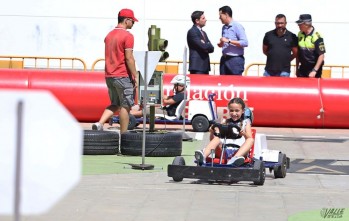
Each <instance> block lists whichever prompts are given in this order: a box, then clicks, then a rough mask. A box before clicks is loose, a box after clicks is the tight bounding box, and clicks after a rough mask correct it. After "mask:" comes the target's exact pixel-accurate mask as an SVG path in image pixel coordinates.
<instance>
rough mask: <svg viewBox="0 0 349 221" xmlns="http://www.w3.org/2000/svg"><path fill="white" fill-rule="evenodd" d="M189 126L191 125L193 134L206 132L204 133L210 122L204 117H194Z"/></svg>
mask: <svg viewBox="0 0 349 221" xmlns="http://www.w3.org/2000/svg"><path fill="white" fill-rule="evenodd" d="M191 125H192V127H193V130H194V131H195V132H206V131H208V128H209V127H210V122H209V121H208V119H207V118H206V117H204V116H196V117H194V119H193V120H192V121H191Z"/></svg>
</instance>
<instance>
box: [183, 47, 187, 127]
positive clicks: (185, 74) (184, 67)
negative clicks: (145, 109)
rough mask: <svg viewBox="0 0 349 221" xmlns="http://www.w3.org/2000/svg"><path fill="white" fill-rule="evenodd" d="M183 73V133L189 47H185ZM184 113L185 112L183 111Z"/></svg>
mask: <svg viewBox="0 0 349 221" xmlns="http://www.w3.org/2000/svg"><path fill="white" fill-rule="evenodd" d="M183 75H184V83H185V86H184V109H183V110H184V117H183V133H184V132H185V119H186V117H185V106H186V105H187V47H186V46H185V47H184V53H183ZM182 114H183V113H182Z"/></svg>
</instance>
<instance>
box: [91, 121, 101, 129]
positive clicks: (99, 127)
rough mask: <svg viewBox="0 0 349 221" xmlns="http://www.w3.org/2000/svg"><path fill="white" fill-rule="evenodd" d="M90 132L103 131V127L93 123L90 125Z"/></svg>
mask: <svg viewBox="0 0 349 221" xmlns="http://www.w3.org/2000/svg"><path fill="white" fill-rule="evenodd" d="M92 130H103V126H102V124H101V123H99V122H97V123H94V124H92Z"/></svg>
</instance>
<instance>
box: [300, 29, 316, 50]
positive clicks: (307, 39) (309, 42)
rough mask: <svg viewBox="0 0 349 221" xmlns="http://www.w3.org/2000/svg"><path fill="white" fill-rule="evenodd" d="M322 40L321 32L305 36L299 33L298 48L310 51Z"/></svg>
mask: <svg viewBox="0 0 349 221" xmlns="http://www.w3.org/2000/svg"><path fill="white" fill-rule="evenodd" d="M319 38H321V35H320V33H319V32H315V33H313V34H312V35H305V34H304V33H303V32H299V33H298V46H299V47H300V48H301V49H304V48H308V49H314V48H315V42H316V41H317V40H318V39H319Z"/></svg>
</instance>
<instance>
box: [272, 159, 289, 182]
mask: <svg viewBox="0 0 349 221" xmlns="http://www.w3.org/2000/svg"><path fill="white" fill-rule="evenodd" d="M278 163H280V164H281V165H279V166H276V167H274V177H275V178H285V177H286V171H287V158H286V154H283V153H279V161H278Z"/></svg>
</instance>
